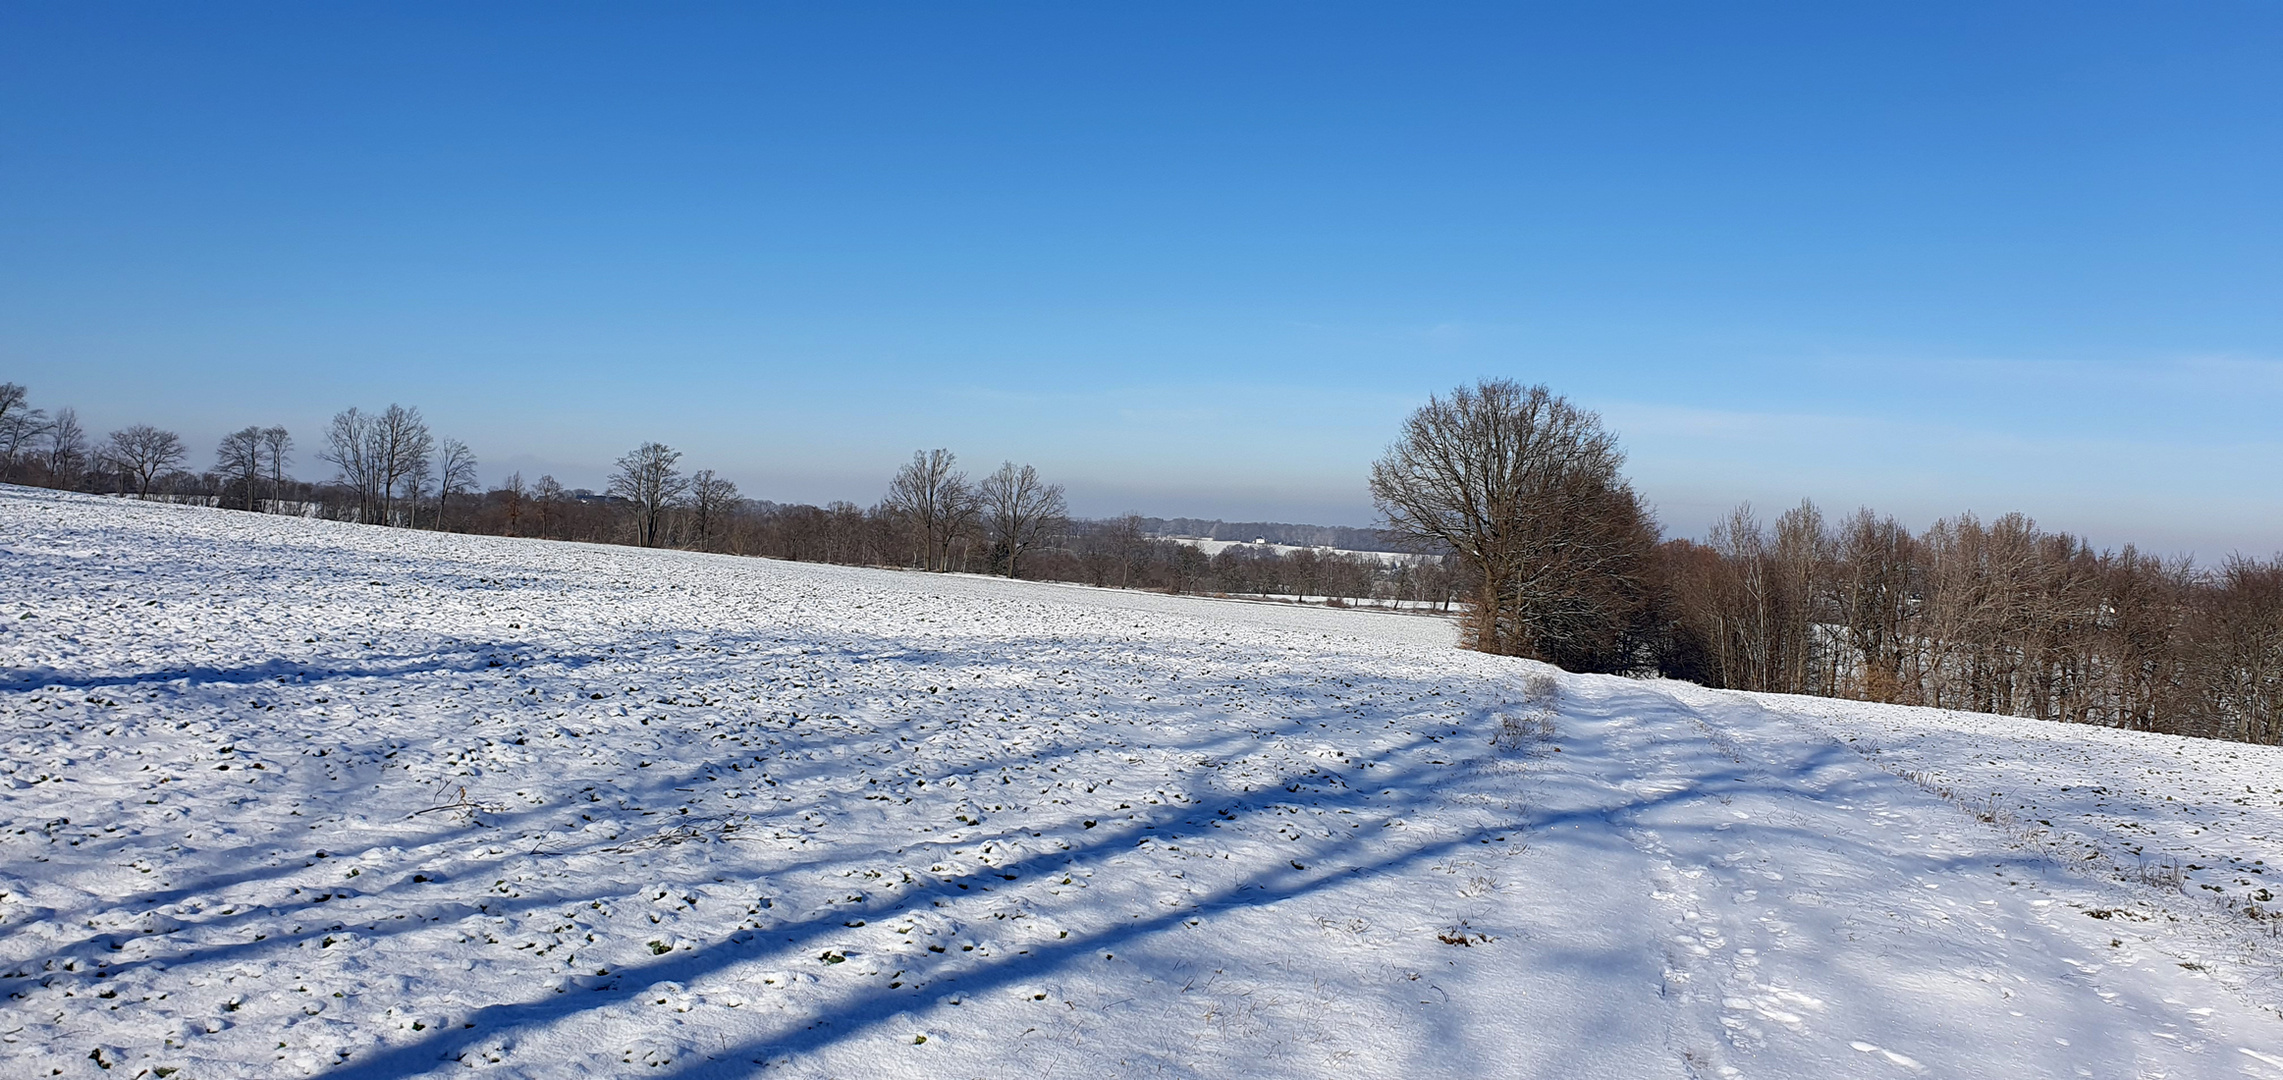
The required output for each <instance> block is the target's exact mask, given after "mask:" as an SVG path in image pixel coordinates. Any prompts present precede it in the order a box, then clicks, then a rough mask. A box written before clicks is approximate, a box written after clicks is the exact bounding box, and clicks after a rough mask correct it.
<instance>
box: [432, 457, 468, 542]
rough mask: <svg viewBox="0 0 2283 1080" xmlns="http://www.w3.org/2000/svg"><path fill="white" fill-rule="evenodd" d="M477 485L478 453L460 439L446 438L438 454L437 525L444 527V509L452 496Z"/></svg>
mask: <svg viewBox="0 0 2283 1080" xmlns="http://www.w3.org/2000/svg"><path fill="white" fill-rule="evenodd" d="M475 486H476V453H475V451H473V450H470V449H468V444H466V443H464V442H461V441H460V440H458V439H446V440H444V442H443V444H442V445H441V446H440V447H439V448H438V450H437V454H436V527H437V528H439V529H441V528H443V527H444V511H445V509H446V507H447V506H448V505H449V504H450V503H451V501H452V496H454V495H458V494H460V493H462V492H466V491H473V490H475Z"/></svg>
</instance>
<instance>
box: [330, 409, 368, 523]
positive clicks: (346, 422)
mask: <svg viewBox="0 0 2283 1080" xmlns="http://www.w3.org/2000/svg"><path fill="white" fill-rule="evenodd" d="M372 429H373V417H372V416H371V415H370V414H368V413H365V412H363V411H360V410H358V409H357V408H356V407H354V406H351V407H350V408H347V409H343V410H341V411H340V412H338V413H335V414H333V420H332V422H331V423H328V424H327V425H325V446H324V448H323V449H321V450H319V451H318V452H317V460H319V461H323V462H327V463H329V464H331V465H332V466H333V467H334V468H335V469H338V470H339V471H340V476H339V479H340V482H341V484H342V485H343V486H345V487H347V488H348V489H349V490H351V491H354V492H356V493H357V519H358V520H360V521H366V522H371V521H376V520H378V519H379V517H380V507H381V470H380V466H379V465H378V464H377V463H375V462H374V461H373V460H372V448H373V437H372Z"/></svg>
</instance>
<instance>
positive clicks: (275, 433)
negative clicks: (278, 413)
mask: <svg viewBox="0 0 2283 1080" xmlns="http://www.w3.org/2000/svg"><path fill="white" fill-rule="evenodd" d="M292 460H293V436H292V435H289V434H287V433H286V430H285V428H283V427H266V428H263V429H262V468H263V471H264V472H265V473H267V474H268V477H269V484H270V498H271V499H274V500H281V501H282V500H283V499H284V498H285V480H286V476H285V470H286V465H287V464H288V463H289V462H291V461H292Z"/></svg>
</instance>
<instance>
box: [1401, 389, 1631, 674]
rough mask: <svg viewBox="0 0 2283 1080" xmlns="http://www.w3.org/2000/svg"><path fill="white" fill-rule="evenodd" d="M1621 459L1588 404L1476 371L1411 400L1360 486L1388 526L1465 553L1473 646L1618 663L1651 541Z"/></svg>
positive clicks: (1585, 663)
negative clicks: (1421, 402)
mask: <svg viewBox="0 0 2283 1080" xmlns="http://www.w3.org/2000/svg"><path fill="white" fill-rule="evenodd" d="M1623 463H1624V455H1623V454H1622V453H1621V452H1619V450H1618V449H1617V440H1616V438H1615V437H1614V436H1612V435H1610V434H1609V433H1608V432H1607V431H1605V430H1603V429H1602V427H1601V420H1600V418H1599V417H1597V416H1595V415H1594V414H1592V413H1590V412H1586V411H1584V410H1581V409H1579V408H1577V407H1576V406H1573V405H1571V404H1570V403H1569V402H1568V401H1566V400H1564V399H1562V398H1560V397H1556V396H1555V395H1553V394H1552V393H1550V392H1548V391H1547V390H1546V388H1545V387H1543V386H1535V387H1529V388H1524V387H1522V386H1520V385H1519V384H1516V383H1513V382H1510V381H1506V380H1492V381H1484V382H1482V383H1479V384H1477V385H1475V386H1472V387H1460V388H1459V389H1457V390H1455V391H1453V392H1452V394H1451V396H1450V397H1449V398H1448V399H1443V398H1434V399H1430V400H1429V401H1428V403H1427V404H1426V405H1425V406H1422V407H1421V408H1420V409H1419V410H1418V411H1416V412H1414V413H1412V414H1411V416H1410V418H1409V419H1408V420H1406V421H1405V423H1404V427H1403V433H1402V437H1401V438H1400V439H1398V440H1397V441H1396V443H1395V444H1394V445H1393V446H1391V447H1389V448H1388V450H1387V453H1386V455H1385V456H1383V457H1382V458H1380V460H1379V461H1378V462H1376V463H1374V464H1373V465H1372V476H1371V490H1372V499H1373V501H1374V502H1375V503H1376V504H1377V505H1378V507H1379V510H1380V513H1381V514H1383V515H1384V516H1385V517H1386V519H1387V522H1388V528H1389V530H1390V531H1391V532H1393V533H1395V534H1396V535H1397V536H1399V537H1401V538H1403V539H1405V540H1407V541H1409V542H1411V543H1412V544H1414V545H1417V546H1419V547H1420V548H1422V549H1427V550H1433V549H1440V548H1445V547H1447V548H1449V549H1450V550H1451V551H1454V552H1456V553H1457V554H1458V556H1459V558H1460V559H1461V560H1462V561H1463V562H1464V563H1465V565H1466V568H1467V570H1468V572H1469V573H1470V575H1471V576H1472V577H1473V578H1474V581H1475V586H1474V589H1473V590H1472V591H1473V592H1474V594H1475V604H1474V608H1473V610H1472V611H1471V612H1470V618H1471V620H1472V630H1473V635H1474V645H1475V647H1476V648H1478V649H1481V650H1483V651H1485V652H1498V653H1512V654H1517V655H1523V656H1533V657H1537V658H1540V659H1545V660H1551V661H1554V662H1556V663H1560V664H1564V665H1565V666H1572V667H1587V668H1613V667H1620V666H1623V665H1624V664H1625V663H1627V662H1628V661H1629V658H1628V657H1626V656H1624V655H1623V652H1624V649H1625V647H1626V644H1627V634H1628V632H1629V631H1630V630H1631V629H1632V628H1633V624H1634V621H1635V617H1636V616H1637V615H1638V614H1639V613H1640V612H1641V611H1643V610H1644V609H1645V606H1646V602H1647V595H1646V589H1647V580H1646V577H1647V573H1648V571H1649V570H1650V558H1651V555H1652V553H1653V551H1654V548H1655V543H1656V533H1655V526H1654V525H1653V523H1651V521H1650V520H1649V517H1648V514H1647V512H1646V511H1645V510H1644V509H1643V508H1642V507H1641V505H1640V501H1639V499H1638V498H1637V497H1636V496H1635V495H1634V494H1633V491H1632V488H1631V487H1630V486H1629V485H1628V484H1627V483H1626V481H1625V478H1624V477H1623V476H1622V475H1621V474H1620V473H1619V471H1618V470H1619V468H1620V467H1621V466H1622V465H1623Z"/></svg>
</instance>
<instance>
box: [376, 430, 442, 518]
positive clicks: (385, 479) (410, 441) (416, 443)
mask: <svg viewBox="0 0 2283 1080" xmlns="http://www.w3.org/2000/svg"><path fill="white" fill-rule="evenodd" d="M369 437H370V438H371V440H372V446H371V447H370V448H369V449H368V450H367V456H368V457H369V458H371V460H372V461H373V463H374V464H375V465H376V466H377V467H378V469H379V471H380V482H381V501H382V505H381V510H382V517H383V519H384V520H385V521H387V522H388V523H392V524H393V523H394V522H395V520H396V503H397V499H398V498H399V493H400V492H401V493H402V497H403V498H404V499H405V500H406V501H408V502H410V503H411V504H412V512H411V516H412V517H413V518H414V519H417V518H418V517H419V509H420V501H419V500H420V491H421V488H423V487H425V486H426V483H427V478H428V475H429V468H430V466H431V463H432V458H433V455H434V454H435V452H436V439H435V436H433V435H431V434H429V431H428V423H427V421H425V420H423V419H421V417H420V410H419V409H408V408H406V407H404V406H402V405H396V404H391V405H389V407H388V408H386V409H383V410H382V411H381V413H380V415H379V416H377V417H375V418H374V422H373V425H372V427H371V430H370V433H369Z"/></svg>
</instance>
